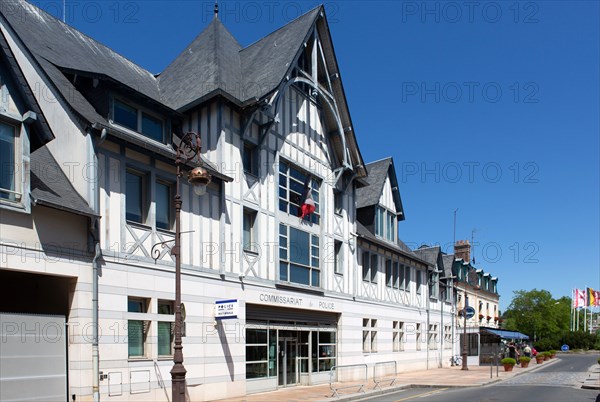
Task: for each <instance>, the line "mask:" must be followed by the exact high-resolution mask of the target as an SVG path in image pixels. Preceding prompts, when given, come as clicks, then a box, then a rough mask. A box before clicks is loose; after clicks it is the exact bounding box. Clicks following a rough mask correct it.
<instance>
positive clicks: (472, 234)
mask: <svg viewBox="0 0 600 402" xmlns="http://www.w3.org/2000/svg"><path fill="white" fill-rule="evenodd" d="M475 232H477V229H475V228H473V230H472V231H471V248H472V251H473V265H475Z"/></svg>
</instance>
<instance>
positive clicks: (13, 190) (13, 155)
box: [0, 121, 21, 202]
mask: <svg viewBox="0 0 600 402" xmlns="http://www.w3.org/2000/svg"><path fill="white" fill-rule="evenodd" d="M17 139H18V137H17V128H16V127H15V126H13V125H11V124H7V123H5V122H2V121H0V161H2V162H1V166H0V200H3V201H8V202H19V201H21V191H20V190H21V189H20V185H19V184H20V180H19V177H18V173H19V172H20V169H19V168H18V166H19V163H18V156H19V154H18V152H17V142H18V141H17Z"/></svg>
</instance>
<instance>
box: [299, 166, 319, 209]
mask: <svg viewBox="0 0 600 402" xmlns="http://www.w3.org/2000/svg"><path fill="white" fill-rule="evenodd" d="M310 182H311V178H310V175H307V176H306V180H304V189H303V190H302V197H300V202H299V204H300V211H298V212H299V214H300V220H302V219H304V217H305V216H307V215H310V214H312V213H313V212H315V202H314V200H313V198H312V189H311V188H310Z"/></svg>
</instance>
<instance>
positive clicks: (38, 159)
mask: <svg viewBox="0 0 600 402" xmlns="http://www.w3.org/2000/svg"><path fill="white" fill-rule="evenodd" d="M30 166H31V176H30V187H31V199H32V200H33V202H34V203H36V204H39V205H46V206H49V207H52V208H57V209H61V210H63V211H68V212H73V213H76V214H79V215H84V216H97V214H96V213H95V212H94V211H93V210H92V209H91V208H90V207H89V205H88V204H87V202H86V201H85V200H84V199H83V197H81V196H80V195H79V193H77V191H76V190H75V188H73V186H72V185H71V182H70V181H69V179H68V178H67V176H66V175H65V174H64V173H63V171H62V169H61V168H60V166H59V165H58V163H57V162H56V159H54V157H53V156H52V154H50V151H49V150H48V147H45V146H44V147H41V148H40V149H38V150H37V151H35V152H32V153H31V155H30Z"/></svg>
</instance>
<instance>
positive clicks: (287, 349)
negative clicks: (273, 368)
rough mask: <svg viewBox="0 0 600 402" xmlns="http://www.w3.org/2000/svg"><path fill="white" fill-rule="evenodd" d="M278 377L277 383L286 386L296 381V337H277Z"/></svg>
mask: <svg viewBox="0 0 600 402" xmlns="http://www.w3.org/2000/svg"><path fill="white" fill-rule="evenodd" d="M278 346H279V354H278V358H277V359H278V366H279V369H278V371H279V372H278V377H279V385H280V386H282V387H286V386H288V385H295V384H297V383H298V369H297V358H296V357H297V355H298V340H297V339H296V338H279V345H278Z"/></svg>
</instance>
